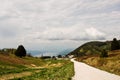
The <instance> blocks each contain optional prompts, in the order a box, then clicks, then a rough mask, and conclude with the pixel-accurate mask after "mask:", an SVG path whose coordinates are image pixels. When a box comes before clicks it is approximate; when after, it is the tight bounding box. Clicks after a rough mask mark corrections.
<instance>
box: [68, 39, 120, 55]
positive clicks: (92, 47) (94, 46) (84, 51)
mask: <svg viewBox="0 0 120 80" xmlns="http://www.w3.org/2000/svg"><path fill="white" fill-rule="evenodd" d="M119 42H120V41H119ZM110 46H111V41H106V42H100V41H92V42H87V43H85V44H83V45H82V46H80V47H78V48H77V49H75V50H73V51H72V52H70V53H69V54H68V55H74V56H84V55H99V54H100V53H101V51H102V50H103V49H105V50H110Z"/></svg>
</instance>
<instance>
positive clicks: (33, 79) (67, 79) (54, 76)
mask: <svg viewBox="0 0 120 80" xmlns="http://www.w3.org/2000/svg"><path fill="white" fill-rule="evenodd" d="M73 69H74V68H73V63H72V62H69V63H67V64H64V65H63V66H61V67H53V68H44V69H42V70H41V71H40V72H39V73H34V74H33V75H31V76H27V77H22V78H17V79H13V80H71V77H72V76H73V75H74V70H73Z"/></svg>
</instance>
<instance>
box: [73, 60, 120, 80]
mask: <svg viewBox="0 0 120 80" xmlns="http://www.w3.org/2000/svg"><path fill="white" fill-rule="evenodd" d="M71 61H72V62H74V70H75V75H74V77H73V80H120V76H118V75H115V74H111V73H108V72H106V71H102V70H99V69H96V68H94V67H91V66H89V65H87V64H85V63H82V62H78V61H75V60H74V59H71Z"/></svg>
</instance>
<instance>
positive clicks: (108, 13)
mask: <svg viewBox="0 0 120 80" xmlns="http://www.w3.org/2000/svg"><path fill="white" fill-rule="evenodd" d="M119 5H120V0H69V1H67V0H24V1H20V0H12V1H10V0H0V38H1V39H3V40H4V38H6V37H7V38H8V40H9V39H11V37H12V39H14V40H13V41H16V43H26V45H29V44H27V43H28V42H29V43H30V44H37V43H42V42H44V43H45V42H46V40H49V41H50V42H51V43H54V41H64V40H70V41H71V42H74V41H75V42H76V41H80V40H82V41H84V40H86V41H88V40H103V39H109V38H112V37H114V36H115V37H118V38H119V35H118V33H119V30H120V28H119V26H120V8H119ZM114 28H115V29H114ZM111 32H112V33H111ZM26 40H29V41H26ZM35 40H36V42H35ZM11 41H12V40H10V41H9V42H8V43H11ZM52 41H53V42H52ZM1 42H2V43H3V42H4V41H1ZM33 42H34V43H33ZM2 43H1V44H2ZM69 43H70V42H69ZM70 44H71V43H70ZM14 45H15V44H14Z"/></svg>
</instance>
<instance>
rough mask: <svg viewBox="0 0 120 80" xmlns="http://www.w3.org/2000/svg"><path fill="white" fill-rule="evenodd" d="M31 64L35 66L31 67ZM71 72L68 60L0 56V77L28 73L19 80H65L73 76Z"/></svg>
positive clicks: (71, 68)
mask: <svg viewBox="0 0 120 80" xmlns="http://www.w3.org/2000/svg"><path fill="white" fill-rule="evenodd" d="M32 64H34V65H35V66H34V67H33V66H32ZM73 71H74V70H73V63H71V62H70V61H69V60H42V59H39V58H32V57H25V58H18V57H16V56H14V55H3V54H0V76H1V77H3V76H6V75H9V74H16V73H17V74H18V73H24V72H28V73H31V75H29V76H27V77H24V76H22V77H23V78H21V79H30V78H32V79H36V78H38V79H39V78H40V77H41V79H42V80H46V79H48V78H51V79H53V78H57V80H61V78H63V80H64V79H65V80H67V79H68V78H70V77H72V76H73V73H74V72H73ZM36 75H37V76H36ZM52 76H54V77H52ZM58 76H59V77H58Z"/></svg>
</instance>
